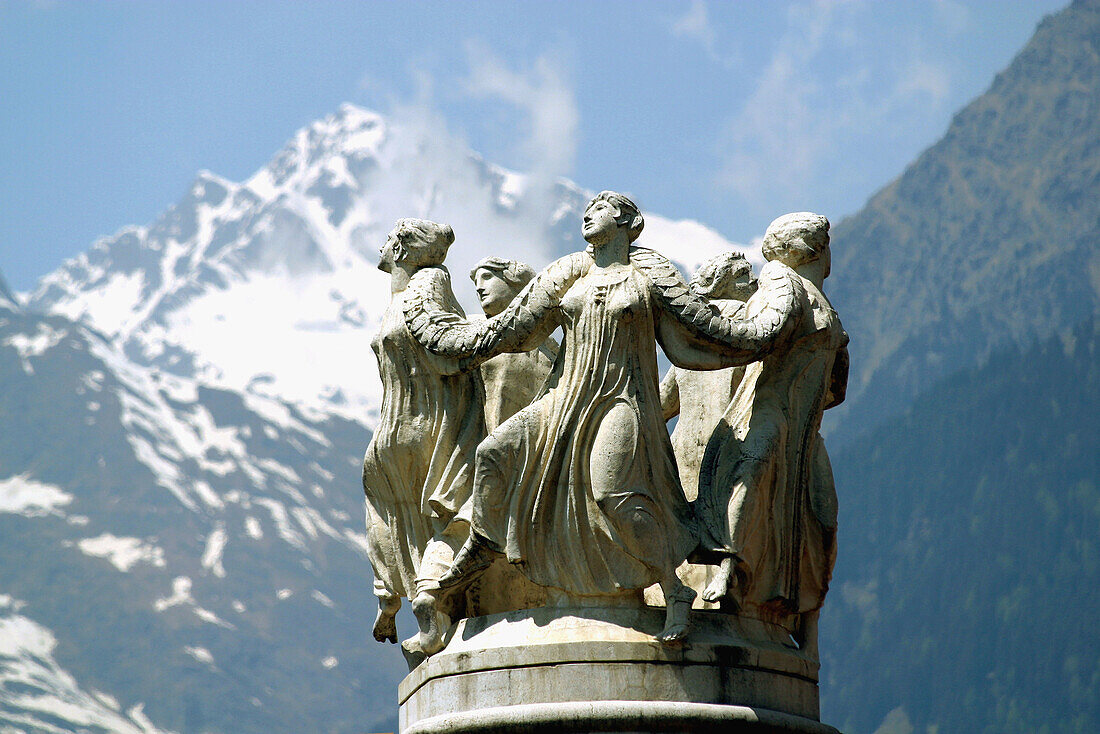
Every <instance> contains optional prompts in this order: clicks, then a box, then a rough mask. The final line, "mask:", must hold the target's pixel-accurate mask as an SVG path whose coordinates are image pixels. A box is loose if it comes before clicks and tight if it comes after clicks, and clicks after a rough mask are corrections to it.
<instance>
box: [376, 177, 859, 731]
mask: <svg viewBox="0 0 1100 734" xmlns="http://www.w3.org/2000/svg"><path fill="white" fill-rule="evenodd" d="M643 226H644V222H643V218H642V215H641V213H640V212H639V211H638V209H637V207H635V206H634V204H633V203H632V202H631V201H630V200H629V199H627V198H626V197H624V196H622V195H621V194H615V193H613V192H603V193H601V194H600V195H598V196H597V197H595V198H594V199H593V200H592V201H591V203H590V204H589V206H588V209H587V210H586V212H585V216H584V222H583V226H582V232H583V234H584V237H585V239H586V240H587V241H588V243H589V248H588V249H587V250H586V251H584V252H578V253H575V254H573V255H570V256H567V257H565V258H562V259H560V260H558V261H557V262H555V263H553V264H551V265H550V266H549V267H547V268H546V269H545V270H543V271H542V272H540V273H538V274H535V273H534V272H533V271H532V270H531V269H530V268H529V267H528V266H526V265H524V264H523V263H519V262H515V261H509V260H502V259H499V258H487V259H486V260H483V261H481V262H480V263H478V264H477V265H476V266H475V267H474V269H473V271H472V272H471V274H470V277H471V280H472V281H473V282H474V285H475V287H476V289H477V294H478V298H479V300H480V302H481V304H482V307H483V309H484V310H485V317H484V318H473V319H468V318H466V317H465V315H464V314H463V313H462V311H461V309H459V308H458V305H457V302H456V300H455V298H454V294H453V293H452V292H451V285H450V279H449V276H448V275H447V271H446V269H445V268H444V267H443V264H442V263H443V258H444V256H445V254H446V251H447V248H448V247H449V245H450V244H451V242H452V241H453V233H451V231H450V228H449V227H446V225H438V224H434V223H431V222H424V221H422V220H402V221H401V222H399V223H398V226H397V228H395V230H394V231H393V232H392V233H391V234H390V238H389V240H388V241H387V244H386V247H385V248H383V250H382V261H381V263H380V267H382V268H383V269H386V270H387V271H388V272H390V273H391V276H392V280H393V293H394V297H393V303H392V304H391V308H390V312H389V313H388V314H387V318H386V320H385V322H384V324H383V332H382V334H381V335H380V336H379V337H378V338H377V339H376V352H377V353H378V356H379V367H380V373H381V374H382V375H383V380H384V382H385V385H384V386H385V389H386V400H385V401H384V403H383V411H382V424H381V425H380V427H379V431H378V433H376V435H375V438H374V440H372V443H371V446H370V447H369V448H368V452H367V459H366V461H365V463H364V488H365V489H366V491H367V506H368V528H369V531H370V532H369V533H368V537H369V539H370V542H371V560H372V563H374V565H375V568H376V575H377V576H378V578H379V579H380V581H379V588H378V589H377V593H378V596H379V600H380V612H379V617H378V621H377V622H376V626H375V637H376V638H378V639H380V640H382V639H388V640H390V641H395V640H396V630H395V628H394V627H393V614H394V612H395V611H396V609H397V604H398V603H399V601H398V600H399V599H400V598H401V597H407V598H412V607H413V612H414V614H415V615H416V618H417V622H418V625H419V628H420V629H419V632H418V634H417V635H416V636H415V637H414V638H410V639H409V640H406V641H405V643H403V647H404V649H405V652H406V656H407V658H408V659H409V662H410V668H411V670H412V673H411V674H410V676H409V678H407V679H406V681H405V682H404V683H403V684H402V687H401V699H402V702H401V711H402V727H403V730H406V731H425V732H426V731H443V730H447V729H446V727H452V728H453V729H454V730H456V731H458V730H463V731H465V730H469V731H488V730H509V729H508V727H507V726H504V724H503V723H502V722H506V721H508V720H510V719H509V716H513V718H514V715H518V713H519V712H520V711H522V712H524V715H527V716H530V717H531V719H532V721H543V720H544V721H545V722H546V726H547V727H550V726H551V725H552V724H553V723H554V721H557V723H558V724H561V725H563V726H564V725H566V723H563V722H566V719H568V727H572V729H570V730H575V731H628V730H638V729H639V726H638V725H637V724H638V721H642V720H645V721H649V722H650V723H651V724H652V726H649V725H647V726H646V727H642V728H643V729H644V730H646V731H657V730H660V727H661V726H667V727H670V728H669V730H670V731H671V730H677V731H680V730H691V731H695V730H706V729H707V728H708V727H710V728H713V727H717V726H727V727H734V728H733V729H731V730H736V727H741V728H742V729H743V730H745V731H750V730H751V731H770V730H785V731H819V730H825V729H827V728H825V729H822V728H821V725H820V724H817V723H816V718H817V715H818V709H817V701H818V695H817V647H816V629H817V613H818V610H819V609H820V607H821V604H822V602H823V601H824V597H825V593H826V591H827V589H828V582H829V578H830V575H831V573H832V565H833V561H834V559H835V549H836V535H835V531H836V493H835V488H834V486H833V481H832V472H831V469H830V467H829V462H828V456H827V454H826V452H825V448H824V443H823V441H822V440H821V436H820V434H819V432H818V429H819V427H820V422H821V416H822V412H823V411H824V410H825V409H827V408H829V407H832V406H833V405H836V404H838V403H839V402H841V401H842V400H843V397H844V392H845V386H846V381H847V365H848V362H847V352H846V345H847V335H846V334H845V332H844V330H843V328H842V326H841V324H840V321H839V318H838V317H837V314H836V312H835V311H834V310H833V309H832V307H831V305H830V304H829V301H828V299H827V298H826V297H825V295H824V291H823V288H822V286H823V281H824V279H825V278H826V277H827V276H828V274H829V267H830V259H831V256H830V252H829V235H828V229H829V223H828V221H827V220H826V219H825V218H824V217H822V216H820V215H816V214H810V213H805V212H803V213H797V214H790V215H786V216H784V217H780V218H779V219H777V220H776V221H775V222H773V223H772V225H771V226H770V227H769V228H768V232H767V234H766V236H765V238H764V245H763V247H764V255H765V259H766V260H768V263H767V265H766V266H765V267H764V269H763V270H762V272H761V275H760V279H759V281H757V280H756V279H755V278H754V277H753V274H752V271H751V267H749V265H748V263H747V262H746V261H745V260H744V258H743V257H740V256H736V255H734V254H733V253H731V254H729V255H723V256H721V257H719V258H716V259H714V260H712V261H710V262H708V263H706V264H704V266H703V267H702V268H700V271H699V272H698V273H696V274H695V277H694V278H693V280H692V282H691V285H690V286H689V284H688V283H687V282H685V280H684V278H683V276H682V275H681V274H680V273H679V271H677V270H676V268H675V266H673V265H672V263H671V262H670V261H668V260H667V259H666V258H664V257H663V256H661V255H660V254H658V253H656V252H654V251H652V250H647V249H645V248H643V247H638V246H635V245H634V244H633V243H634V240H635V239H636V238H637V237H638V236H639V234H640V233H641V231H642V229H643ZM558 328H560V329H561V330H562V333H563V340H562V343H561V344H560V345H558V344H556V343H555V342H554V341H553V340H552V339H550V334H551V333H552V332H553V331H554V330H555V329H558ZM658 346H660V347H661V349H662V350H663V351H664V353H665V354H666V355H667V356H668V357H669V359H670V361H671V362H672V363H673V365H674V366H673V368H672V370H671V371H670V372H669V374H668V375H666V377H665V379H664V380H663V382H662V381H660V380H659V379H658V370H657V361H656V349H657V347H658ZM674 415H678V416H679V421H678V424H677V427H676V430H675V432H674V434H673V436H672V437H671V438H670V436H669V433H668V430H667V427H666V425H665V421H666V420H667V419H669V418H671V417H672V416H674ZM647 602H648V604H647ZM693 603H694V605H695V606H696V607H699V606H704V605H706V606H708V607H709V608H708V609H705V610H698V611H692V607H693ZM662 607H663V608H662ZM558 705H562V706H567V707H573V708H567V709H562V711H565V710H568V711H571V712H572V713H570V714H568V716H566V715H565V714H562V713H561V712H559V714H560V715H559V716H558V719H554V715H555V714H554V707H555V706H558ZM578 706H579V708H577V707H578ZM677 706H678V707H680V708H677ZM517 707H518V708H517ZM494 712H495V713H494ZM508 712H511V714H509V713H508ZM456 716H458V717H459V719H456V718H455V717H456ZM562 716H565V719H563V718H562ZM463 717H464V718H463ZM639 717H640V718H639ZM647 717H648V718H647ZM768 717H772V718H771V719H768ZM776 717H779V718H776ZM784 717H787V718H784ZM460 719H461V720H460ZM662 722H663V723H662ZM676 722H679V723H676ZM513 723H516V722H515V721H513ZM517 726H518V724H517ZM456 727H457V728H456ZM464 727H465V728H464ZM494 727H495V728H494ZM601 727H602V728H601ZM623 727H626V728H623ZM676 727H681V728H679V729H677V728H676ZM682 727H687V728H686V729H685V728H682ZM746 727H747V728H746ZM769 727H771V728H769ZM776 727H778V728H776ZM784 727H786V728H784ZM815 727H816V728H815ZM536 728H537V727H536ZM514 730H516V731H519V730H523V729H522V727H520V728H518V729H514Z"/></svg>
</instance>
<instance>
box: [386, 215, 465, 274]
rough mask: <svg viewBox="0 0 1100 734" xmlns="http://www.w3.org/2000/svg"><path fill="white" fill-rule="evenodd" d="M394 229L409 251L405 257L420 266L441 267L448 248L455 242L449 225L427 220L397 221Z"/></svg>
mask: <svg viewBox="0 0 1100 734" xmlns="http://www.w3.org/2000/svg"><path fill="white" fill-rule="evenodd" d="M395 229H396V230H397V234H398V237H400V239H401V242H402V244H403V245H404V246H405V247H406V248H408V250H409V253H408V255H407V256H406V257H409V258H411V259H412V260H413V262H415V263H416V264H417V265H421V266H424V265H442V264H443V260H444V259H445V258H446V257H447V250H448V248H450V246H451V245H452V244H453V243H454V241H455V233H454V230H453V229H451V226H450V225H449V224H439V223H438V222H430V221H428V220H427V219H399V220H397V226H396V227H395Z"/></svg>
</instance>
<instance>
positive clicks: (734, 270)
mask: <svg viewBox="0 0 1100 734" xmlns="http://www.w3.org/2000/svg"><path fill="white" fill-rule="evenodd" d="M745 273H748V274H749V280H750V281H751V282H755V281H756V276H754V275H753V274H752V263H750V262H749V261H748V260H746V259H745V255H744V253H741V252H738V251H736V250H733V251H731V252H723V253H722V254H721V255H717V256H715V257H712V258H711V259H710V260H707V261H706V262H705V263H703V264H702V265H701V266H700V267H699V269H698V270H697V271H695V275H693V276H691V289H692V290H693V291H695V292H696V293H698V294H699V295H700V296H703V297H704V298H723V297H724V295H725V293H726V290H727V289H728V288H729V286H730V284H731V283H733V281H734V280H736V279H737V278H738V277H739V276H741V275H744V274H745Z"/></svg>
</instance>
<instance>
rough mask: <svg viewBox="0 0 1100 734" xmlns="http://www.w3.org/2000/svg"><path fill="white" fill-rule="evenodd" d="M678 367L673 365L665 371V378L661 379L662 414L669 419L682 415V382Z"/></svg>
mask: <svg viewBox="0 0 1100 734" xmlns="http://www.w3.org/2000/svg"><path fill="white" fill-rule="evenodd" d="M678 370H679V368H678V367H676V366H675V365H673V366H672V367H669V368H668V372H667V373H665V379H663V380H661V414H662V417H663V418H664V419H665V420H666V421H667V420H668V419H669V418H671V417H672V416H674V415H680V383H679V381H678V380H677V377H676V373H677V371H678Z"/></svg>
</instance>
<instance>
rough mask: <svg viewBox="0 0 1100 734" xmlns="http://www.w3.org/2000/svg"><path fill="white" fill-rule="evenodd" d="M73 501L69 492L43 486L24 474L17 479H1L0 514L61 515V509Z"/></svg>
mask: <svg viewBox="0 0 1100 734" xmlns="http://www.w3.org/2000/svg"><path fill="white" fill-rule="evenodd" d="M72 501H73V496H72V495H71V494H69V493H68V492H66V491H64V490H62V489H59V488H58V487H55V486H53V485H52V484H43V483H42V482H37V481H35V480H33V479H30V478H28V477H27V475H25V474H22V475H19V476H17V477H9V478H8V479H0V512H7V513H11V514H16V515H23V516H24V517H42V516H44V515H61V516H63V515H64V513H63V512H61V510H60V509H59V508H60V507H63V506H65V505H67V504H69V503H70V502H72Z"/></svg>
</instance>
